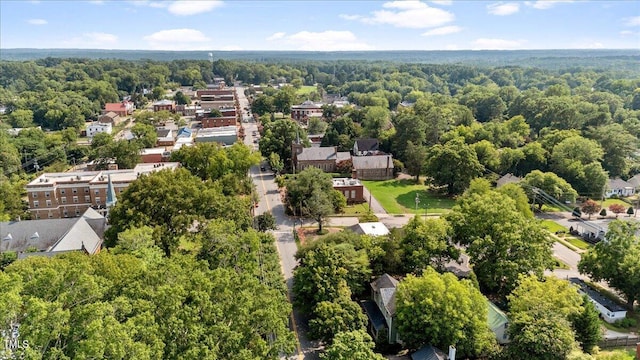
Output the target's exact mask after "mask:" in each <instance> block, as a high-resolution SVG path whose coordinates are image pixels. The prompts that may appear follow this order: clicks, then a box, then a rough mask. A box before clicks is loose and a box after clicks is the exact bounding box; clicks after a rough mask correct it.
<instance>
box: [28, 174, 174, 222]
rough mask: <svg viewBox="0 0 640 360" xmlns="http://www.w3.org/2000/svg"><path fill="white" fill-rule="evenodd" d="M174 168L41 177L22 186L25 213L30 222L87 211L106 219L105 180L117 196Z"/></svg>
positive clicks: (76, 214) (76, 215)
mask: <svg viewBox="0 0 640 360" xmlns="http://www.w3.org/2000/svg"><path fill="white" fill-rule="evenodd" d="M178 166H179V163H175V162H164V163H147V164H138V165H137V166H136V167H135V168H133V169H123V170H97V171H75V172H63V173H44V174H42V175H40V176H38V177H37V178H36V179H34V180H33V181H31V182H30V183H29V184H27V186H26V188H27V196H28V203H29V211H30V212H31V217H32V219H60V218H70V217H78V216H81V215H82V214H83V213H84V212H85V210H87V209H88V208H93V209H94V210H96V211H97V212H98V213H100V214H102V215H106V213H107V207H106V203H107V190H108V183H109V180H110V181H111V184H112V185H113V190H114V192H115V194H114V195H115V196H118V195H119V194H120V193H122V192H123V191H124V190H125V189H126V188H127V187H128V186H129V184H131V183H132V182H133V181H135V180H136V179H137V178H138V177H139V176H141V175H144V174H150V173H153V172H155V171H160V170H164V169H175V168H176V167H178Z"/></svg>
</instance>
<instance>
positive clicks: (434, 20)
mask: <svg viewBox="0 0 640 360" xmlns="http://www.w3.org/2000/svg"><path fill="white" fill-rule="evenodd" d="M382 7H383V8H384V9H383V10H377V11H373V12H372V13H371V14H370V15H369V16H361V15H341V17H342V18H343V19H347V20H359V21H362V22H364V23H366V24H386V25H392V26H395V27H401V28H412V29H424V28H430V27H437V26H442V25H444V24H446V23H449V22H452V21H453V20H454V19H455V16H454V15H453V13H451V12H449V11H446V10H442V9H438V8H434V7H430V6H429V5H427V4H425V3H423V2H421V1H414V0H408V1H391V2H386V3H384V4H383V5H382Z"/></svg>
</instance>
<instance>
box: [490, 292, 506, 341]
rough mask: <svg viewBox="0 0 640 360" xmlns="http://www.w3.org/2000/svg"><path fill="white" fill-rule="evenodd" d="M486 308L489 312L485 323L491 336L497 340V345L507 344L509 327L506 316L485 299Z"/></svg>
mask: <svg viewBox="0 0 640 360" xmlns="http://www.w3.org/2000/svg"><path fill="white" fill-rule="evenodd" d="M487 306H488V307H489V312H488V316H487V323H488V325H489V328H490V329H491V331H493V334H494V335H495V336H496V340H498V344H507V343H509V342H510V341H511V340H509V334H508V333H507V328H508V327H509V318H508V317H507V315H506V314H505V313H504V312H502V310H500V309H499V308H498V307H497V306H496V305H495V304H494V303H492V302H491V301H489V300H488V299H487Z"/></svg>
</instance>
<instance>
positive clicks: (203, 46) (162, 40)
mask: <svg viewBox="0 0 640 360" xmlns="http://www.w3.org/2000/svg"><path fill="white" fill-rule="evenodd" d="M143 39H144V40H146V41H148V42H149V48H151V49H153V50H207V49H211V48H212V45H211V39H209V38H208V37H207V36H206V35H205V34H203V33H202V32H201V31H199V30H195V29H171V30H162V31H158V32H155V33H153V34H151V35H147V36H145V37H143Z"/></svg>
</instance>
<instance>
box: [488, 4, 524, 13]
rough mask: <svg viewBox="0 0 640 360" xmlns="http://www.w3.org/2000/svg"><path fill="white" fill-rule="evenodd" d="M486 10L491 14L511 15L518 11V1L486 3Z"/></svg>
mask: <svg viewBox="0 0 640 360" xmlns="http://www.w3.org/2000/svg"><path fill="white" fill-rule="evenodd" d="M487 11H489V14H491V15H499V16H504V15H511V14H515V13H517V12H518V11H520V4H518V3H501V2H499V3H495V4H489V5H487Z"/></svg>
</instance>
